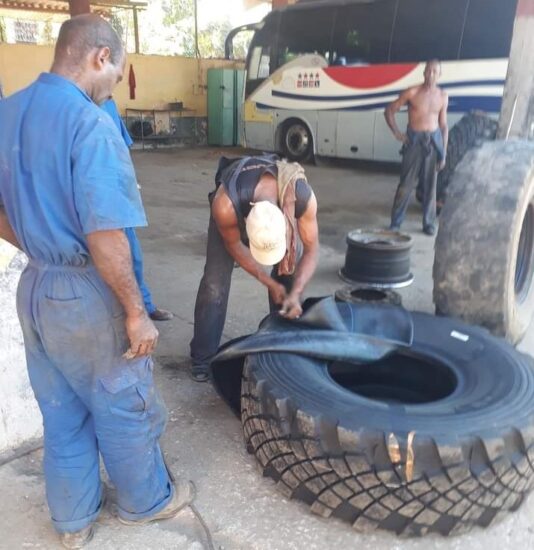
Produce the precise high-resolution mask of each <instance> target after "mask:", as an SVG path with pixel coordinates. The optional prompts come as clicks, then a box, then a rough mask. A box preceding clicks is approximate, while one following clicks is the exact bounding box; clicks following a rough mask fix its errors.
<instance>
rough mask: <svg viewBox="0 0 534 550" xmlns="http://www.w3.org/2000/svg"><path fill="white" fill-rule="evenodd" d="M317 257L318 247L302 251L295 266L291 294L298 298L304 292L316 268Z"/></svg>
mask: <svg viewBox="0 0 534 550" xmlns="http://www.w3.org/2000/svg"><path fill="white" fill-rule="evenodd" d="M318 255H319V250H318V247H312V248H309V249H307V250H304V254H303V255H302V258H301V259H300V262H299V264H298V266H297V271H296V273H295V279H294V282H293V287H292V289H291V294H294V295H297V296H300V295H301V294H302V293H303V292H304V289H305V288H306V285H307V284H308V283H309V282H310V280H311V278H312V277H313V274H314V273H315V269H316V268H317V258H318Z"/></svg>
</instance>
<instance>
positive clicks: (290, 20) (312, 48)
mask: <svg viewBox="0 0 534 550" xmlns="http://www.w3.org/2000/svg"><path fill="white" fill-rule="evenodd" d="M333 23H334V10H333V9H331V8H313V7H310V8H309V9H298V10H295V11H288V12H285V13H282V19H281V21H280V34H279V35H278V56H277V64H276V68H278V67H281V66H282V65H285V64H286V63H288V62H289V61H292V60H293V59H295V58H296V57H298V56H300V55H304V54H308V53H312V54H318V55H322V56H323V57H324V58H325V59H326V60H328V58H329V57H330V37H331V35H332V25H333Z"/></svg>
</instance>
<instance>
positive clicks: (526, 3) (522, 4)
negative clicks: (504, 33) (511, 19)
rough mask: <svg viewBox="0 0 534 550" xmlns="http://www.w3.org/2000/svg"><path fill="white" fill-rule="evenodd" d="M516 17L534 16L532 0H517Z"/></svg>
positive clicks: (533, 1)
mask: <svg viewBox="0 0 534 550" xmlns="http://www.w3.org/2000/svg"><path fill="white" fill-rule="evenodd" d="M517 16H518V17H532V16H534V0H519V4H518V5H517Z"/></svg>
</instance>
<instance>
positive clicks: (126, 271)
mask: <svg viewBox="0 0 534 550" xmlns="http://www.w3.org/2000/svg"><path fill="white" fill-rule="evenodd" d="M87 243H88V245H89V252H90V253H91V257H92V259H93V262H94V263H95V266H96V268H97V269H98V271H99V273H100V275H101V277H102V279H104V281H105V282H106V283H107V284H108V285H109V286H110V287H111V290H112V291H113V292H114V293H115V295H116V296H117V298H118V299H119V301H120V303H121V304H122V306H123V307H124V310H125V311H126V315H127V316H128V317H138V316H142V315H146V310H145V306H144V303H143V299H142V297H141V292H140V290H139V285H138V284H137V281H136V279H135V275H134V272H133V267H132V255H131V252H130V244H129V243H128V239H127V238H126V235H125V233H124V231H122V230H120V229H119V230H113V231H98V232H96V233H91V234H90V235H87Z"/></svg>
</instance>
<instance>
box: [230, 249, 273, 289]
mask: <svg viewBox="0 0 534 550" xmlns="http://www.w3.org/2000/svg"><path fill="white" fill-rule="evenodd" d="M226 250H227V251H228V253H229V254H230V256H232V258H233V259H234V260H235V261H236V262H237V263H238V264H239V265H240V266H241V267H242V268H243V269H244V270H245V271H246V272H247V273H249V274H250V275H252V276H253V277H254V278H255V279H257V280H258V281H259V282H260V283H261V284H262V285H265V286H266V287H269V285H270V284H271V283H272V282H273V279H272V278H271V277H270V276H269V275H268V274H267V273H266V272H265V270H264V269H263V268H262V267H261V266H260V264H258V262H256V260H255V259H254V258H253V257H252V254H251V253H250V250H249V249H248V248H247V247H246V246H245V245H244V244H243V243H241V242H239V243H237V244H233V245H226Z"/></svg>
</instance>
